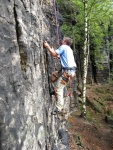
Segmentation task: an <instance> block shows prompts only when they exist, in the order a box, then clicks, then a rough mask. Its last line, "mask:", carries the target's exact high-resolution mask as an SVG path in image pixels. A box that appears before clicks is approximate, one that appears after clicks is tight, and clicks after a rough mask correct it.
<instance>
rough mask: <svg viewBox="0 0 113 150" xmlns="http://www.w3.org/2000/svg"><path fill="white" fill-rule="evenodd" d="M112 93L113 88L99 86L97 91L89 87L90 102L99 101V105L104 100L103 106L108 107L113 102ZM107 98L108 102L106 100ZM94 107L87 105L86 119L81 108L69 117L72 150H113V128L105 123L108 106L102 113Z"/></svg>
mask: <svg viewBox="0 0 113 150" xmlns="http://www.w3.org/2000/svg"><path fill="white" fill-rule="evenodd" d="M99 90H100V91H101V92H99ZM103 90H104V91H103ZM106 90H107V92H106ZM112 92H113V86H106V87H101V86H98V87H96V90H94V87H88V88H87V97H88V101H90V102H94V100H97V99H98V100H99V103H102V102H103V99H104V102H103V104H104V105H106V104H107V103H108V101H111V102H113V96H112ZM108 93H109V95H108ZM106 95H107V96H106ZM105 97H107V100H105ZM103 104H102V105H103ZM92 106H93V105H92V104H91V103H90V104H89V105H87V112H88V113H87V115H86V118H82V117H80V114H81V111H80V108H78V111H76V112H74V113H72V115H71V116H70V117H69V136H70V149H71V150H78V149H77V147H79V149H80V150H113V126H111V125H109V124H107V123H106V121H105V115H106V114H105V111H103V110H105V108H106V106H105V107H103V108H102V110H101V111H100V112H99V111H97V110H96V109H94V108H93V107H92Z"/></svg>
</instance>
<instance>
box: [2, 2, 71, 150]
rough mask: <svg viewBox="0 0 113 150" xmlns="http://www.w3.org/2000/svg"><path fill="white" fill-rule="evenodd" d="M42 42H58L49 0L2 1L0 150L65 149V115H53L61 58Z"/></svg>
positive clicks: (53, 43)
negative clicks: (53, 91)
mask: <svg viewBox="0 0 113 150" xmlns="http://www.w3.org/2000/svg"><path fill="white" fill-rule="evenodd" d="M44 40H47V41H48V42H49V43H50V44H51V45H53V46H58V45H57V44H56V40H57V36H56V19H55V14H54V3H53V1H52V0H1V1H0V150H53V149H54V150H69V147H68V134H67V130H66V123H67V121H66V120H65V117H64V118H63V117H58V116H52V115H51V111H52V109H53V106H54V102H55V100H54V96H52V97H51V96H50V84H49V82H50V74H51V72H52V70H53V68H55V67H56V66H55V65H56V63H55V61H56V62H59V60H54V59H52V58H51V56H50V54H49V53H48V52H47V50H46V49H44V48H43V41H44ZM52 100H53V101H52ZM62 118H63V120H64V121H63V120H62ZM61 120H62V121H61ZM59 135H60V136H59Z"/></svg>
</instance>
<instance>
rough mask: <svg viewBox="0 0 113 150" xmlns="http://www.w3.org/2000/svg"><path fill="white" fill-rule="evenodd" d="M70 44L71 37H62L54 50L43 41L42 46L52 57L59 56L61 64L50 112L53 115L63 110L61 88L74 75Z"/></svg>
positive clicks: (74, 67)
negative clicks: (60, 72)
mask: <svg viewBox="0 0 113 150" xmlns="http://www.w3.org/2000/svg"><path fill="white" fill-rule="evenodd" d="M71 44H72V39H71V38H69V37H64V38H63V40H62V45H61V46H60V47H59V48H58V49H57V50H54V49H53V48H51V47H50V45H49V44H48V43H47V42H46V41H45V42H44V47H45V48H47V49H48V51H49V52H50V53H51V55H52V56H53V57H57V58H58V57H59V58H60V61H61V66H62V75H61V76H60V77H59V78H58V80H57V81H56V83H55V87H56V90H55V91H56V94H57V101H56V107H55V109H54V110H53V112H52V114H53V115H56V114H57V113H60V112H63V109H64V108H63V106H64V98H63V89H64V87H65V86H66V85H67V83H68V81H69V80H71V79H72V78H73V77H74V76H75V72H76V62H75V60H74V55H73V50H72V49H71V47H70V46H71Z"/></svg>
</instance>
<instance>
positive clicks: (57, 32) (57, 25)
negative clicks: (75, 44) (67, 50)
mask: <svg viewBox="0 0 113 150" xmlns="http://www.w3.org/2000/svg"><path fill="white" fill-rule="evenodd" d="M54 13H55V19H56V34H57V39H58V46H60V40H59V31H58V27H59V24H58V17H57V12H56V0H54Z"/></svg>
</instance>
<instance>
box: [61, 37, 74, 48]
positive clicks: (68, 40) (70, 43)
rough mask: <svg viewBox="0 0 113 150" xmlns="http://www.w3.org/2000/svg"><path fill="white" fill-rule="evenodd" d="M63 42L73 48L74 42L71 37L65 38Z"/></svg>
mask: <svg viewBox="0 0 113 150" xmlns="http://www.w3.org/2000/svg"><path fill="white" fill-rule="evenodd" d="M63 40H64V41H65V42H66V45H68V46H71V45H72V43H73V41H72V39H71V38H69V37H64V38H63Z"/></svg>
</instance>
